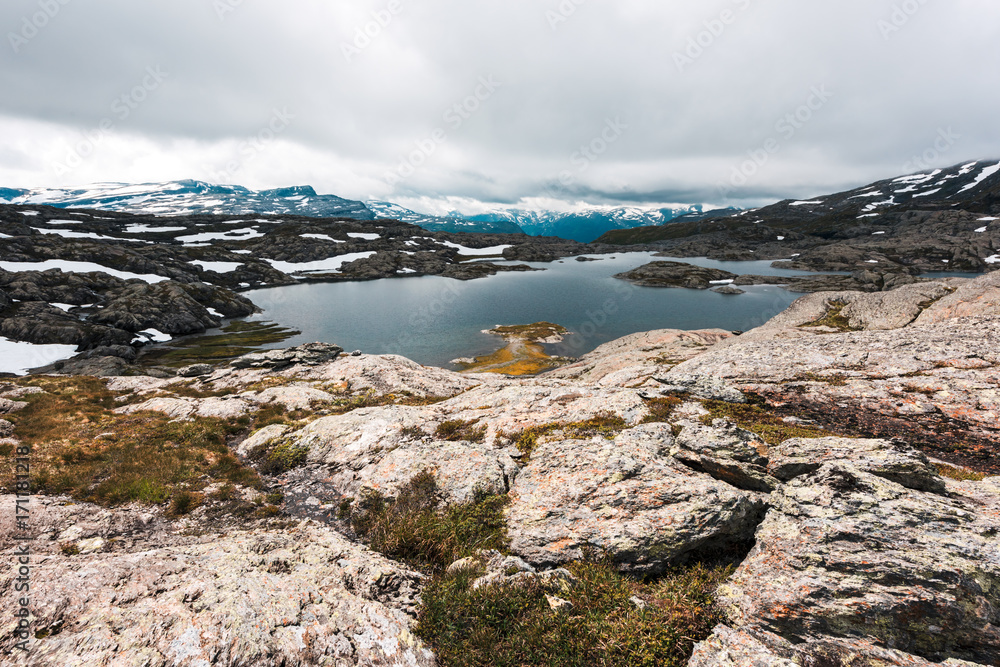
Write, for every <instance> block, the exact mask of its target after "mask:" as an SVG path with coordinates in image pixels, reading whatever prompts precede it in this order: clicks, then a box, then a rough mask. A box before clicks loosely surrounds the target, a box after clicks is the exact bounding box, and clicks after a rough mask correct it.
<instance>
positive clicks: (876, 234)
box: [872, 232, 885, 236]
mask: <svg viewBox="0 0 1000 667" xmlns="http://www.w3.org/2000/svg"><path fill="white" fill-rule="evenodd" d="M879 234H885V232H872V236H878V235H879Z"/></svg>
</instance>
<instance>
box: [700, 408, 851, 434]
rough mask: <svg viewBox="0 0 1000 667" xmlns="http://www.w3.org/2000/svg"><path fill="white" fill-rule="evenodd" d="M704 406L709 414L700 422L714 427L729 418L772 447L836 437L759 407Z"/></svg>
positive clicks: (701, 418) (828, 432)
mask: <svg viewBox="0 0 1000 667" xmlns="http://www.w3.org/2000/svg"><path fill="white" fill-rule="evenodd" d="M702 405H704V406H705V408H706V409H707V410H708V414H707V415H703V416H702V417H700V421H701V423H703V424H705V425H706V426H711V425H712V422H713V421H715V420H716V419H719V418H723V419H728V420H729V421H731V422H733V423H734V424H736V425H737V426H739V427H740V428H743V429H746V430H747V431H750V432H751V433H755V434H757V435H758V436H760V438H761V440H763V441H764V442H766V443H767V444H769V445H777V444H779V443H781V442H784V441H785V440H788V439H789V438H826V437H828V436H831V435H836V433H833V432H831V431H825V430H823V429H821V428H817V427H815V426H802V425H801V424H789V423H787V422H785V421H783V420H782V419H781V417H778V416H777V415H774V414H772V413H770V412H768V411H767V410H765V409H764V408H763V407H761V406H760V405H753V404H751V403H726V402H724V401H711V400H705V401H702Z"/></svg>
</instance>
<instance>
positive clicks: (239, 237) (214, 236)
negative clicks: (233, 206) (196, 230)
mask: <svg viewBox="0 0 1000 667" xmlns="http://www.w3.org/2000/svg"><path fill="white" fill-rule="evenodd" d="M261 236H264V234H263V233H261V232H258V231H257V230H256V229H234V230H233V231H231V232H202V233H201V234H190V235H188V236H178V237H177V238H175V239H174V240H175V241H180V242H181V243H183V244H184V245H189V244H192V243H198V242H203V241H249V240H250V239H258V238H260V237H261Z"/></svg>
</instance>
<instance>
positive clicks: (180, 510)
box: [168, 489, 205, 517]
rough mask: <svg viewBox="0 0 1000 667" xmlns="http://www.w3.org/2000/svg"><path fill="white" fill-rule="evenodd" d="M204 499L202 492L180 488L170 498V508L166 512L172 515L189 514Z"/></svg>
mask: <svg viewBox="0 0 1000 667" xmlns="http://www.w3.org/2000/svg"><path fill="white" fill-rule="evenodd" d="M204 500H205V496H203V495H202V494H200V493H194V492H192V491H189V490H187V489H182V490H180V491H178V492H176V493H175V494H174V495H173V496H172V497H171V498H170V509H169V511H168V514H169V515H170V516H172V517H178V516H184V515H185V514H190V513H191V512H193V511H194V510H195V509H197V508H198V507H199V506H200V505H201V504H202V502H204Z"/></svg>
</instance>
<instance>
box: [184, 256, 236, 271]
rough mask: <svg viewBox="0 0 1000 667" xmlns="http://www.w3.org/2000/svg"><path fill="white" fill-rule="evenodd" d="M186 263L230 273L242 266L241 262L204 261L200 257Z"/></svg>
mask: <svg viewBox="0 0 1000 667" xmlns="http://www.w3.org/2000/svg"><path fill="white" fill-rule="evenodd" d="M188 264H195V265H197V266H200V267H201V268H202V269H204V270H205V271H215V272H216V273H232V272H233V271H235V270H236V269H238V268H240V267H241V266H243V263H242V262H206V261H202V260H200V259H196V260H192V261H190V262H188Z"/></svg>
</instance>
